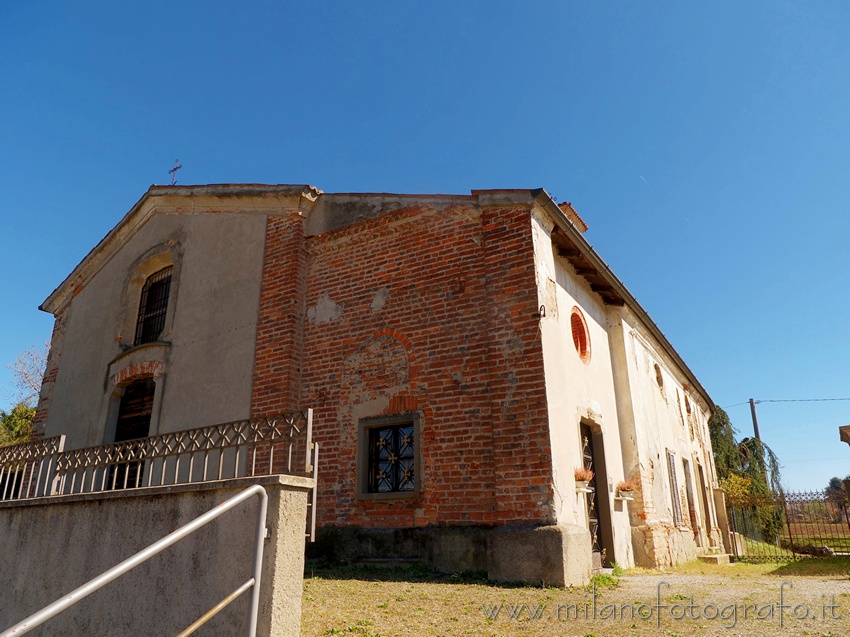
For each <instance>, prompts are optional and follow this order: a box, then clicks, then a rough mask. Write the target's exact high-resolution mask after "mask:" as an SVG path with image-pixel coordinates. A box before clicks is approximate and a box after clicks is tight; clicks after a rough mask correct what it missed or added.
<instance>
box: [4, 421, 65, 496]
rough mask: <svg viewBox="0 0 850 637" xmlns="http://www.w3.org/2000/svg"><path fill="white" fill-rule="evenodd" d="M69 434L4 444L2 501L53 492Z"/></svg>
mask: <svg viewBox="0 0 850 637" xmlns="http://www.w3.org/2000/svg"><path fill="white" fill-rule="evenodd" d="M64 447H65V436H56V437H55V438H44V439H42V440H36V441H33V442H26V443H23V444H20V445H12V446H9V447H0V502H2V501H3V500H23V499H28V498H36V497H40V496H44V495H50V494H51V493H52V492H53V479H54V475H55V470H56V461H57V458H58V456H59V454H60V453H61V452H62V450H63V449H64Z"/></svg>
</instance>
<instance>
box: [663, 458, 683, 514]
mask: <svg viewBox="0 0 850 637" xmlns="http://www.w3.org/2000/svg"><path fill="white" fill-rule="evenodd" d="M667 475H669V476H670V498H671V499H672V501H673V523H674V524H675V525H676V526H685V517H684V516H683V515H682V501H681V500H680V499H679V481H678V480H677V479H676V454H674V453H673V452H672V451H667Z"/></svg>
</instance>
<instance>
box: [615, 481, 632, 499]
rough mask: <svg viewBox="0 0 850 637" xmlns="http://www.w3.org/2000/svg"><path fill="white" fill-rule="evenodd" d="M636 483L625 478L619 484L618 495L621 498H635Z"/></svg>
mask: <svg viewBox="0 0 850 637" xmlns="http://www.w3.org/2000/svg"><path fill="white" fill-rule="evenodd" d="M634 492H635V484H634V482H629V481H628V480H625V481H623V482H620V483H618V484H617V497H618V498H619V499H621V500H634V499H635V498H634Z"/></svg>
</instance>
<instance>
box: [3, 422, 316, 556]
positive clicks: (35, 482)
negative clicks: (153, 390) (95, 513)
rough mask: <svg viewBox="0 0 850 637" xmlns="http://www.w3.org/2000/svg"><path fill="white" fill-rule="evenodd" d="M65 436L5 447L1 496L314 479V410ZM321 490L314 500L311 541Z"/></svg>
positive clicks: (40, 495)
mask: <svg viewBox="0 0 850 637" xmlns="http://www.w3.org/2000/svg"><path fill="white" fill-rule="evenodd" d="M64 444H65V437H64V436H60V437H57V438H48V439H45V440H41V441H36V442H32V443H26V444H23V445H16V446H14V447H5V448H0V501H4V500H25V499H32V498H40V497H51V496H59V495H71V494H79V493H99V492H105V491H112V490H116V489H137V488H142V487H160V486H169V485H176V484H191V483H198V482H209V481H212V480H225V479H232V478H247V477H253V476H265V475H277V474H288V475H295V476H304V477H312V478H316V475H317V467H318V454H319V446H318V443H314V442H313V410H312V409H307V410H306V411H304V412H294V413H288V414H280V415H277V416H263V417H259V418H251V419H247V420H237V421H234V422H228V423H222V424H218V425H212V426H210V427H198V428H196V429H187V430H184V431H176V432H173V433H167V434H162V435H159V436H151V437H149V438H139V439H137V440H128V441H126V442H118V443H113V444H108V445H102V446H99V447H88V448H86V449H73V450H70V451H63V448H64ZM315 502H316V490H315V488H314V489H313V492H312V494H311V498H310V501H309V506H310V508H311V511H310V518H311V520H310V522H309V523H308V535H310V539H311V540H312V539H314V533H315V517H316V506H315Z"/></svg>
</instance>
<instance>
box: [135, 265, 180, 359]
mask: <svg viewBox="0 0 850 637" xmlns="http://www.w3.org/2000/svg"><path fill="white" fill-rule="evenodd" d="M170 291H171V266H168V267H167V268H163V269H162V270H160V271H159V272H156V273H154V274H152V275H150V276H149V277H148V279H147V281H145V285H144V287H143V288H142V298H141V300H140V301H139V320H138V321H137V323H136V340H135V341H134V344H135V345H141V344H143V343H153V342H154V341H157V340H159V336H160V334H162V330H163V328H165V315H166V312H167V311H168V294H169V292H170Z"/></svg>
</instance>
